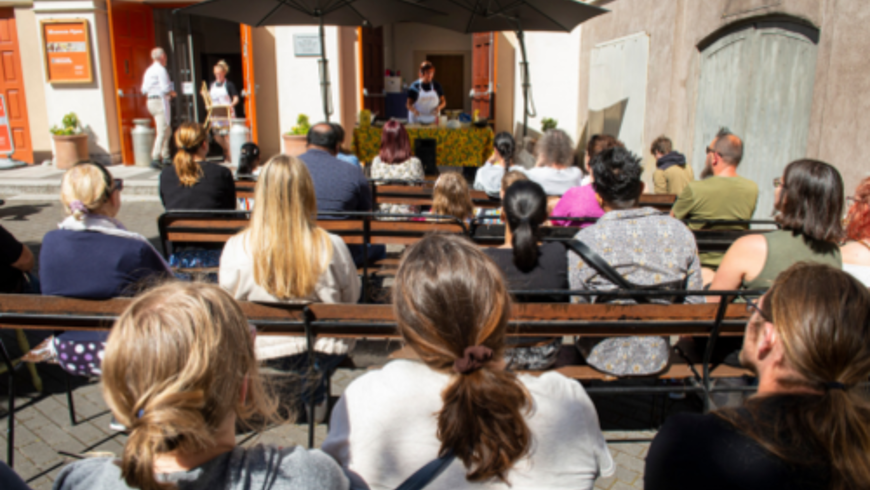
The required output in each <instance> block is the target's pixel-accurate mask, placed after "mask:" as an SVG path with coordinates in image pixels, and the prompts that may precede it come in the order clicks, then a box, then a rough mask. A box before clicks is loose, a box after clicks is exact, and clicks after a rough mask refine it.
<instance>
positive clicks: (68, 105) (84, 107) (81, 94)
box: [33, 0, 121, 164]
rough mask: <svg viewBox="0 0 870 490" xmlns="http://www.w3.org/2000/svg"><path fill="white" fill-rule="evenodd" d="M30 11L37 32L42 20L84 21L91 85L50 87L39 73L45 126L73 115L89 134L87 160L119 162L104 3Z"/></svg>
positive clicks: (39, 6) (39, 4)
mask: <svg viewBox="0 0 870 490" xmlns="http://www.w3.org/2000/svg"><path fill="white" fill-rule="evenodd" d="M33 11H34V12H35V14H36V15H35V20H36V24H37V28H38V26H39V22H40V21H42V20H50V19H87V21H88V27H89V29H90V43H91V64H92V66H93V68H92V69H93V77H94V81H93V82H92V83H89V84H70V85H51V84H49V83H48V81H47V78H46V74H45V72H44V71H45V70H44V69H43V74H42V82H43V83H44V84H45V105H46V109H47V112H48V114H47V117H48V124H49V125H50V126H53V125H59V124H60V123H61V120H62V119H63V116H64V115H65V114H67V113H69V112H75V113H76V114H77V115H78V117H79V121H81V123H82V126H84V127H85V129H86V130H87V131H88V132H89V133H90V138H89V143H88V145H89V152H90V154H91V158H92V159H94V160H96V161H98V162H101V163H104V164H111V163H117V162H119V161H120V160H121V151H120V150H121V149H120V141H119V138H118V122H117V121H118V116H117V108H116V105H115V94H114V90H115V88H114V87H115V84H114V80H113V74H112V54H111V47H110V41H109V30H108V16H107V12H106V5H105V2H102V1H98V0H97V1H62V0H54V1H35V2H33ZM39 36H40V37H39V42H40V45H41V46H40V49H39V54H40V56H44V52H43V46H42V34H41V33H40V34H39ZM40 64H42V62H41V60H40Z"/></svg>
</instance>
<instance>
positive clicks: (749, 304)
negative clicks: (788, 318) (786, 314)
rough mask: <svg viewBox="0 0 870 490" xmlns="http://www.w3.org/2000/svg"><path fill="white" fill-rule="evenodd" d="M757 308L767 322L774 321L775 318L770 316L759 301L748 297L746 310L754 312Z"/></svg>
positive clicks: (750, 312)
mask: <svg viewBox="0 0 870 490" xmlns="http://www.w3.org/2000/svg"><path fill="white" fill-rule="evenodd" d="M753 310H755V311H757V312H758V315H759V316H760V317H761V318H763V319H764V321H766V322H770V323H773V319H772V318H769V317H768V316H767V314H766V313H765V312H764V310H762V309H761V306H759V305H758V302H757V301H753V300H752V299H750V298H746V312H747V313H749V314H752V311H753Z"/></svg>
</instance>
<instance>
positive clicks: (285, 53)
mask: <svg viewBox="0 0 870 490" xmlns="http://www.w3.org/2000/svg"><path fill="white" fill-rule="evenodd" d="M317 32H318V28H317V27H315V26H300V27H285V26H281V27H276V28H275V56H276V63H277V66H278V79H277V83H278V94H279V101H280V107H279V111H278V113H279V121H280V126H281V128H280V129H281V134H284V133H286V132H287V131H290V128H291V127H293V126H295V125H296V118H298V117H299V114H306V115H307V116H308V118H309V119H310V120H311V124H315V123H317V122H320V121H323V120H324V115H323V102H322V98H321V96H320V75H319V72H318V65H317V60H319V59H320V58H319V57H297V56H296V55H295V54H294V51H293V34H317ZM325 36H326V57H327V59H328V60H329V78H330V81H331V82H332V86H331V88H332V90H331V93H332V107H333V115H332V116H331V117H330V121H340V120H341V107H342V101H341V91H340V90H339V84H340V80H339V70H338V66H339V57H338V29H337V28H336V27H326V31H325ZM282 149H283V143H282Z"/></svg>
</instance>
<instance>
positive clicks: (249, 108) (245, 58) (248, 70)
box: [241, 24, 257, 143]
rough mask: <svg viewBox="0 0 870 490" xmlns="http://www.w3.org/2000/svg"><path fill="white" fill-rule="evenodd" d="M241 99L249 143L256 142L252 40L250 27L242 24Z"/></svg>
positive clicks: (255, 90) (255, 89)
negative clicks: (249, 131) (249, 138)
mask: <svg viewBox="0 0 870 490" xmlns="http://www.w3.org/2000/svg"><path fill="white" fill-rule="evenodd" d="M241 29H242V79H243V80H244V82H243V85H244V86H243V87H242V98H243V100H244V104H245V119H246V120H247V125H248V127H249V128H251V141H253V142H254V143H256V142H257V85H256V81H255V80H254V40H253V37H252V35H253V33H252V32H251V26H249V25H245V24H242V26H241Z"/></svg>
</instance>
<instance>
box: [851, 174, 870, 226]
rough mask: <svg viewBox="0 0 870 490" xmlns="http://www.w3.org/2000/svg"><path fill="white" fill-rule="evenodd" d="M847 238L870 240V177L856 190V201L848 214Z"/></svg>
mask: <svg viewBox="0 0 870 490" xmlns="http://www.w3.org/2000/svg"><path fill="white" fill-rule="evenodd" d="M846 238H848V239H849V240H854V241H858V240H868V239H870V177H866V178H865V179H864V180H862V181H861V183H860V184H858V188H857V189H855V201H854V202H853V203H852V206H851V207H849V212H848V213H846Z"/></svg>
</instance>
